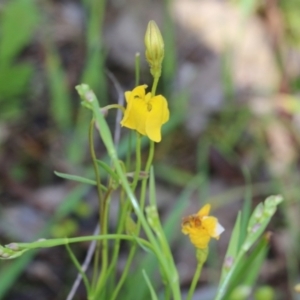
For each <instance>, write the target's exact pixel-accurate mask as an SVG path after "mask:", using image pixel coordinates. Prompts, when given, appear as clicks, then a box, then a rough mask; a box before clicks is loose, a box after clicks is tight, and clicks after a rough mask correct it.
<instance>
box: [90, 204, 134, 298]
mask: <svg viewBox="0 0 300 300" xmlns="http://www.w3.org/2000/svg"><path fill="white" fill-rule="evenodd" d="M129 204H130V202H129V201H127V202H126V203H124V204H123V205H122V207H121V210H122V211H121V216H120V219H119V224H118V228H117V234H121V232H122V231H123V230H124V223H125V217H126V213H127V211H128V208H129ZM120 242H121V240H120V239H116V241H115V244H114V249H113V255H112V259H111V262H110V264H109V268H108V269H107V271H106V272H105V281H106V280H107V279H108V278H109V277H110V275H111V273H112V272H113V270H114V269H115V266H116V263H117V259H118V254H119V249H120ZM103 283H104V281H102V284H101V285H100V286H99V288H98V290H99V291H100V290H101V289H102V287H103ZM96 296H98V295H97V294H96Z"/></svg>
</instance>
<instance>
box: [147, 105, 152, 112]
mask: <svg viewBox="0 0 300 300" xmlns="http://www.w3.org/2000/svg"><path fill="white" fill-rule="evenodd" d="M147 110H148V111H151V110H152V105H151V104H150V103H148V104H147Z"/></svg>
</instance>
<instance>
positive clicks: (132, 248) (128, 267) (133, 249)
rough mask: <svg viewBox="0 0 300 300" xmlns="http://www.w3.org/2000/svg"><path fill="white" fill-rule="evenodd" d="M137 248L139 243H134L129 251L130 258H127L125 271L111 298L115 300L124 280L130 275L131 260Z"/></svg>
mask: <svg viewBox="0 0 300 300" xmlns="http://www.w3.org/2000/svg"><path fill="white" fill-rule="evenodd" d="M136 249H137V244H133V245H132V247H131V249H130V251H129V254H128V258H127V262H126V265H125V267H124V270H123V273H122V276H121V278H120V280H119V282H118V284H117V286H116V288H115V290H114V292H113V294H112V296H111V298H110V299H111V300H115V299H116V298H117V296H118V293H119V291H120V289H121V287H122V285H123V284H124V281H125V279H126V278H127V275H128V272H129V270H130V266H131V262H132V260H133V257H134V255H135V252H136Z"/></svg>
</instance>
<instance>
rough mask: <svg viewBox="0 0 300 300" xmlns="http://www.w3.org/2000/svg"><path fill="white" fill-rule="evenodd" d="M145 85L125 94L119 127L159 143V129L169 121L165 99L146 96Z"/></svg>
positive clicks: (158, 96) (160, 96)
mask: <svg viewBox="0 0 300 300" xmlns="http://www.w3.org/2000/svg"><path fill="white" fill-rule="evenodd" d="M146 88H147V85H145V84H144V85H140V86H137V87H136V88H134V89H133V90H132V91H131V92H129V91H128V92H125V98H126V102H127V107H126V110H125V113H124V117H123V119H122V121H121V125H122V126H125V127H127V128H130V129H134V130H136V131H137V132H139V133H140V134H142V135H147V136H148V137H149V139H150V140H152V141H154V142H160V141H161V127H162V125H163V124H164V123H166V122H167V121H168V120H169V109H168V103H167V100H166V98H165V97H163V96H162V95H157V96H154V97H152V96H151V93H147V94H146V91H145V90H146Z"/></svg>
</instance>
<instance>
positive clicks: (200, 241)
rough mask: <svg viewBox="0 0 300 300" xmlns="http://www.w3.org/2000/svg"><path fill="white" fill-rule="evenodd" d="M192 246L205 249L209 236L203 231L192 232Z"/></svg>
mask: <svg viewBox="0 0 300 300" xmlns="http://www.w3.org/2000/svg"><path fill="white" fill-rule="evenodd" d="M190 239H191V242H192V244H193V245H194V246H195V247H196V248H198V249H205V248H207V246H208V243H209V241H210V236H209V234H208V233H207V232H206V231H205V230H201V229H200V230H199V229H198V230H192V231H191V233H190Z"/></svg>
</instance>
